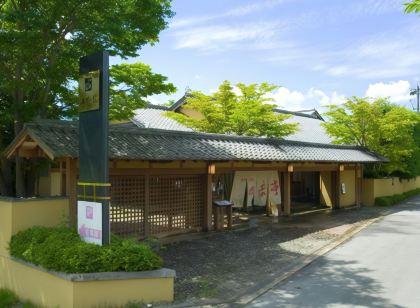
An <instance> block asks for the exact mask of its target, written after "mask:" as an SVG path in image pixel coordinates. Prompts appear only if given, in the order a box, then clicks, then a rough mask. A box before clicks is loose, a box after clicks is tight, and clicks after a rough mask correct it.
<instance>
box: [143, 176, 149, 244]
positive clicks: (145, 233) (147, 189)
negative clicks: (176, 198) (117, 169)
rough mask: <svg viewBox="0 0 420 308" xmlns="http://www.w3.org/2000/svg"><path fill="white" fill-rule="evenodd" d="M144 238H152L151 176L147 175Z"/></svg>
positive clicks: (145, 183) (145, 181) (145, 182)
mask: <svg viewBox="0 0 420 308" xmlns="http://www.w3.org/2000/svg"><path fill="white" fill-rule="evenodd" d="M144 201H145V202H144V217H143V222H144V236H145V237H146V238H147V237H148V236H150V223H149V215H150V175H149V174H146V175H145V178H144Z"/></svg>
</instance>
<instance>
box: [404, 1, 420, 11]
mask: <svg viewBox="0 0 420 308" xmlns="http://www.w3.org/2000/svg"><path fill="white" fill-rule="evenodd" d="M404 5H405V12H406V13H420V0H413V1H411V2H407V3H404Z"/></svg>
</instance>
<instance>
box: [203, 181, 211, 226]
mask: <svg viewBox="0 0 420 308" xmlns="http://www.w3.org/2000/svg"><path fill="white" fill-rule="evenodd" d="M204 177H205V181H204V183H205V197H204V221H203V230H204V231H210V230H211V229H212V220H213V214H212V210H213V204H212V202H213V190H212V183H213V175H212V174H206V175H205V176H204Z"/></svg>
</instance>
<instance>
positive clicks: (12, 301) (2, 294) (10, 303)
mask: <svg viewBox="0 0 420 308" xmlns="http://www.w3.org/2000/svg"><path fill="white" fill-rule="evenodd" d="M18 303H19V299H18V298H17V296H16V295H15V294H14V293H13V292H12V291H9V290H6V289H0V307H4V308H9V307H10V308H11V307H16V305H17V304H18Z"/></svg>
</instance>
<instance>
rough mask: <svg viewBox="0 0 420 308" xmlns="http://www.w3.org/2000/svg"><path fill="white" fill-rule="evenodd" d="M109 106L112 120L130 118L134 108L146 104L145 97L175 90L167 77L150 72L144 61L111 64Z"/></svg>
mask: <svg viewBox="0 0 420 308" xmlns="http://www.w3.org/2000/svg"><path fill="white" fill-rule="evenodd" d="M110 77H111V78H110V79H111V80H110V88H111V89H110V99H111V102H110V108H109V116H110V119H112V120H126V119H130V118H131V117H132V116H133V114H134V110H136V109H138V108H142V107H144V106H145V105H146V104H147V99H146V98H147V97H148V96H150V95H154V94H160V93H165V94H171V93H174V92H175V91H176V88H175V86H174V85H173V84H172V83H167V80H168V78H167V77H165V76H163V75H161V74H156V73H153V72H152V69H151V67H150V66H149V65H147V64H144V63H140V62H137V63H133V64H119V65H113V66H112V67H111V71H110Z"/></svg>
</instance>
